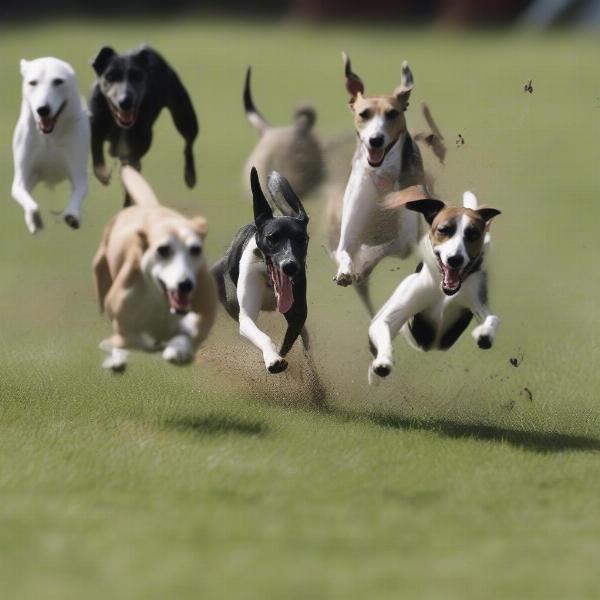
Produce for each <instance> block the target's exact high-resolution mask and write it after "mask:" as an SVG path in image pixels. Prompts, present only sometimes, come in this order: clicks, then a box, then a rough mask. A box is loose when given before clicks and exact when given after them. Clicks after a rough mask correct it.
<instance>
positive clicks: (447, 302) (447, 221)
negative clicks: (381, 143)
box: [369, 192, 500, 383]
mask: <svg viewBox="0 0 600 600" xmlns="http://www.w3.org/2000/svg"><path fill="white" fill-rule="evenodd" d="M405 206H406V208H407V209H409V210H413V211H416V212H419V213H421V214H422V215H423V216H424V217H425V220H426V221H427V224H428V225H429V232H428V234H426V235H425V236H424V237H423V239H422V240H421V246H420V249H421V255H422V258H423V262H422V263H420V264H419V266H418V267H417V272H416V273H413V274H412V275H409V276H408V277H407V278H406V279H404V280H403V281H402V283H400V285H399V286H398V287H397V288H396V291H395V292H394V293H393V295H392V296H391V297H390V298H389V300H388V301H387V302H386V303H385V304H384V305H383V306H382V308H381V309H380V310H379V312H378V313H377V314H376V315H375V317H374V318H373V320H372V321H371V326H370V327H369V342H370V344H371V351H372V352H373V355H374V359H373V362H372V363H371V367H370V369H369V383H371V381H372V380H373V375H378V376H379V377H386V376H387V375H389V373H390V372H391V370H392V365H393V359H392V352H393V349H392V340H393V339H394V337H396V335H397V334H398V332H399V331H400V330H402V333H404V335H405V337H406V339H407V340H408V342H409V343H410V344H411V346H413V347H414V348H416V349H417V350H425V351H427V350H431V349H438V350H447V349H448V348H450V347H452V346H453V345H454V343H455V342H456V341H457V340H458V338H459V337H460V336H461V335H462V333H463V332H464V331H465V329H466V328H467V327H468V326H469V323H470V322H471V319H472V318H473V316H475V318H476V319H477V321H478V322H479V325H478V326H477V327H476V328H475V329H474V330H473V338H474V339H475V341H476V342H477V345H478V346H479V347H480V348H482V349H484V350H485V349H487V348H491V347H492V345H493V343H494V340H495V337H496V330H497V329H498V326H499V325H500V319H499V318H498V317H497V316H496V315H494V314H492V312H491V310H490V308H489V306H488V300H487V274H486V272H485V270H484V268H483V259H484V254H485V251H486V249H487V247H488V246H489V244H490V234H489V231H488V228H489V224H490V221H491V219H492V218H494V217H495V216H496V215H499V214H500V211H499V210H496V209H495V208H479V207H478V203H477V198H476V196H475V194H473V193H472V192H465V193H464V195H463V206H461V207H457V206H446V205H445V204H444V203H443V202H442V201H441V200H434V199H422V200H414V201H410V202H407V203H405Z"/></svg>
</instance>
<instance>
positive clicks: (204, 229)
mask: <svg viewBox="0 0 600 600" xmlns="http://www.w3.org/2000/svg"><path fill="white" fill-rule="evenodd" d="M191 221H192V228H193V229H194V231H195V232H196V233H197V234H198V235H199V236H200V237H201V238H202V239H204V238H205V237H206V234H207V233H208V223H207V221H206V219H205V218H204V217H200V216H198V217H194V218H193V219H191Z"/></svg>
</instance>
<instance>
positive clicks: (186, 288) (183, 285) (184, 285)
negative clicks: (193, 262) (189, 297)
mask: <svg viewBox="0 0 600 600" xmlns="http://www.w3.org/2000/svg"><path fill="white" fill-rule="evenodd" d="M193 289H194V284H193V283H192V280H191V279H184V280H183V281H180V282H179V284H178V285H177V291H178V292H179V293H180V294H189V293H190V292H191V291H192V290H193Z"/></svg>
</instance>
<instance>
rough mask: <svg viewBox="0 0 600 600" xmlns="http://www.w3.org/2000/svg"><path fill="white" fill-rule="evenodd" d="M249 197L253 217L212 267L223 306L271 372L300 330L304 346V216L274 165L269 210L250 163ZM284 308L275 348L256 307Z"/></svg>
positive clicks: (278, 366) (282, 362)
mask: <svg viewBox="0 0 600 600" xmlns="http://www.w3.org/2000/svg"><path fill="white" fill-rule="evenodd" d="M250 184H251V188H252V198H253V202H254V223H251V224H249V225H246V226H245V227H242V229H240V230H239V231H238V233H237V234H236V236H235V238H234V240H233V242H231V245H230V246H229V248H228V249H227V252H226V253H225V256H224V257H223V258H222V259H221V260H219V262H217V263H216V264H215V266H214V267H213V268H212V273H213V275H214V276H215V279H216V281H217V287H218V290H219V298H220V300H221V303H222V304H223V306H224V307H225V309H226V310H227V312H228V313H229V314H230V315H231V317H233V318H234V319H235V320H236V321H239V323H240V334H241V335H243V336H244V337H245V338H246V339H248V340H249V341H251V342H252V343H253V344H254V345H255V346H257V347H258V348H260V350H261V351H262V353H263V358H264V361H265V366H266V367H267V370H268V371H269V372H270V373H279V372H281V371H285V369H286V368H287V361H286V360H284V359H283V358H282V357H284V356H285V355H286V354H287V353H288V352H289V350H290V349H291V347H292V346H293V345H294V342H295V341H296V338H297V337H298V335H301V336H302V341H303V343H304V348H305V350H308V335H307V333H306V329H305V327H304V323H305V321H306V315H307V312H308V311H307V306H306V251H307V249H308V234H307V225H308V216H307V214H306V212H305V211H304V207H303V206H302V204H301V202H300V200H299V199H298V197H297V196H296V194H295V193H294V191H293V190H292V188H291V186H290V184H289V183H288V181H287V179H285V177H282V176H281V175H280V174H279V173H277V172H275V171H273V172H272V173H271V175H269V178H268V188H269V193H270V194H271V197H272V198H273V204H274V205H275V208H277V209H278V210H279V211H280V212H282V213H283V215H282V216H273V210H272V208H271V206H270V205H269V203H268V202H267V199H266V198H265V196H264V194H263V191H262V189H261V187H260V182H259V180H258V174H257V172H256V169H255V168H252V171H251V173H250ZM275 308H277V309H278V310H279V312H281V313H283V315H284V316H285V318H286V321H287V331H286V333H285V338H284V340H283V344H282V345H281V349H280V351H279V352H277V349H276V346H275V344H274V343H273V341H272V340H271V338H270V337H269V336H268V335H267V334H266V333H264V332H263V331H261V330H260V329H259V328H258V327H257V325H256V319H257V317H258V314H259V312H260V311H261V310H275Z"/></svg>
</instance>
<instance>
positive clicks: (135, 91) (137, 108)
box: [90, 46, 198, 188]
mask: <svg viewBox="0 0 600 600" xmlns="http://www.w3.org/2000/svg"><path fill="white" fill-rule="evenodd" d="M92 66H93V68H94V71H95V72H96V75H97V76H98V80H97V82H96V83H95V85H94V87H93V89H92V96H91V98H90V112H91V127H92V161H93V164H94V173H95V175H96V177H97V178H98V179H99V180H100V181H101V182H102V183H103V184H105V185H106V184H108V182H109V180H110V169H109V168H108V167H107V166H106V163H105V161H104V142H106V141H108V142H109V144H110V146H109V152H110V154H111V156H114V157H116V158H118V159H119V160H120V161H121V162H122V163H123V164H129V165H131V166H132V167H134V168H135V169H137V170H138V171H139V170H140V166H141V158H142V156H144V155H145V154H146V152H148V149H149V148H150V144H151V143H152V126H153V125H154V122H155V121H156V119H157V118H158V115H159V114H160V112H161V110H162V109H163V108H165V107H166V108H168V109H169V110H170V111H171V115H172V116H173V122H174V124H175V127H176V128H177V131H179V133H180V134H181V135H182V136H183V138H184V140H185V147H184V152H183V153H184V157H185V169H184V179H185V183H186V184H187V186H188V187H190V188H191V187H194V185H195V184H196V168H195V165H194V154H193V150H192V145H193V143H194V140H195V139H196V136H197V135H198V120H197V118H196V113H195V112H194V107H193V106H192V102H191V100H190V97H189V95H188V93H187V90H186V89H185V88H184V87H183V84H182V83H181V81H180V80H179V77H178V76H177V73H175V71H174V70H173V69H172V68H171V67H170V66H169V65H168V64H167V62H166V61H165V60H164V58H163V57H162V56H160V54H158V52H156V51H155V50H153V49H152V48H150V47H148V46H141V47H140V48H139V49H137V50H134V51H131V52H128V53H126V54H117V53H116V52H115V51H114V50H113V49H112V48H110V47H108V46H104V47H103V48H102V49H101V50H100V52H98V55H97V56H96V58H95V59H94V62H93V63H92Z"/></svg>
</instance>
